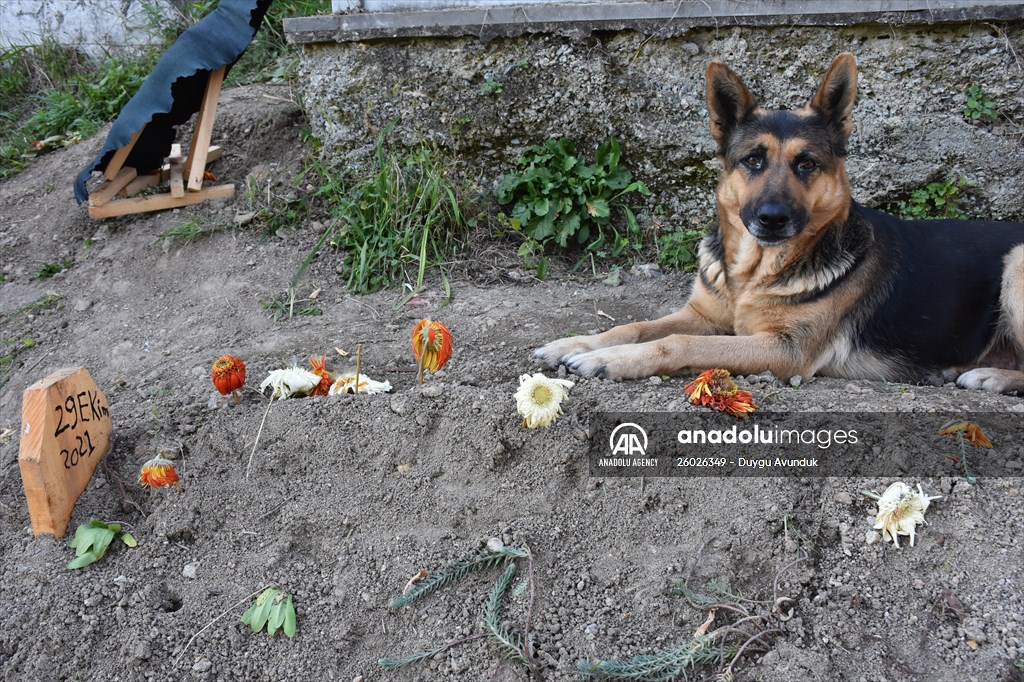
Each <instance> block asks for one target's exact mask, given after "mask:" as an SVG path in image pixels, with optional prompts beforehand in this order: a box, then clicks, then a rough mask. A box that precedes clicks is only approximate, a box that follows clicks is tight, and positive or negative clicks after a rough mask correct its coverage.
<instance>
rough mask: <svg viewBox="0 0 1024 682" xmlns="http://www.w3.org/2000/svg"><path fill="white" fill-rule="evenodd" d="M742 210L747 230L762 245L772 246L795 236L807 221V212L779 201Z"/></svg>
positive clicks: (767, 202)
mask: <svg viewBox="0 0 1024 682" xmlns="http://www.w3.org/2000/svg"><path fill="white" fill-rule="evenodd" d="M751 208H752V210H744V211H742V215H741V217H742V218H743V224H744V225H746V226H747V232H749V233H750V234H752V235H753V236H754V238H755V239H756V240H757V241H758V242H760V243H761V244H762V245H763V246H774V245H777V244H781V243H782V242H784V241H786V240H787V239H790V238H791V237H795V236H796V235H798V234H800V231H801V230H803V228H804V225H805V224H806V223H807V213H806V211H803V210H795V211H794V210H793V209H792V208H790V207H789V206H787V205H786V204H784V203H782V202H780V201H766V202H764V203H763V204H760V205H758V206H756V207H751Z"/></svg>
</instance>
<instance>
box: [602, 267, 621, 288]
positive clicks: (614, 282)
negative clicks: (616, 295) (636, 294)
mask: <svg viewBox="0 0 1024 682" xmlns="http://www.w3.org/2000/svg"><path fill="white" fill-rule="evenodd" d="M601 283H602V284H604V285H605V286H609V287H617V286H619V285H620V284H622V271H621V270H619V269H618V268H616V269H614V270H612V272H611V274H610V275H608V276H607V277H605V278H604V279H603V280H601Z"/></svg>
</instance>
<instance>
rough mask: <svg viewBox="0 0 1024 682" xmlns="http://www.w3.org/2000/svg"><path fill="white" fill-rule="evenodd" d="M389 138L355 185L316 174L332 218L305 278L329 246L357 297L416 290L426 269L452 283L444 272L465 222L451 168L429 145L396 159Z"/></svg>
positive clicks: (322, 169)
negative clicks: (394, 288)
mask: <svg viewBox="0 0 1024 682" xmlns="http://www.w3.org/2000/svg"><path fill="white" fill-rule="evenodd" d="M387 132H388V130H385V131H384V132H383V133H382V134H381V135H380V137H378V139H377V146H376V151H375V153H374V157H373V160H372V162H371V164H370V165H369V167H368V168H363V169H361V170H360V171H359V172H358V173H357V174H356V175H355V177H354V178H352V179H351V180H350V179H347V178H345V177H343V176H342V175H341V174H339V173H337V172H335V171H334V170H333V169H331V168H328V167H326V166H323V165H317V166H316V168H315V169H314V170H315V172H316V173H317V175H319V183H320V189H319V190H318V191H317V192H316V196H317V197H319V198H320V199H321V200H323V201H324V202H326V204H327V205H328V207H330V209H329V210H330V212H331V215H332V218H333V220H332V221H331V224H330V225H329V226H328V228H327V230H326V231H325V233H324V235H323V237H321V239H320V242H319V243H318V244H317V245H316V247H314V249H313V251H312V252H311V253H310V255H309V256H308V257H307V258H306V262H305V263H303V267H302V269H301V270H300V275H301V273H302V272H303V271H304V270H305V268H306V267H307V266H308V264H309V261H310V260H311V259H312V257H313V256H314V255H315V254H316V253H317V251H319V249H320V248H321V247H322V246H323V245H324V243H325V241H327V240H329V244H330V245H331V246H332V247H334V248H336V249H338V250H339V251H340V252H341V254H342V260H343V263H344V269H345V272H346V273H347V278H346V282H345V284H346V286H347V287H348V288H349V289H350V290H351V291H353V292H355V293H370V292H373V291H377V290H379V289H382V288H384V287H386V286H389V285H393V284H396V283H400V282H402V281H403V279H404V280H405V281H407V282H409V283H410V284H411V285H412V286H413V287H414V289H415V290H419V289H421V288H422V287H423V283H424V280H425V277H426V271H427V268H428V267H432V268H438V270H439V271H440V274H441V277H442V280H444V281H445V282H447V277H446V275H445V271H444V266H445V265H446V264H447V263H448V262H449V261H450V260H451V258H452V257H453V255H454V254H455V253H456V252H457V251H458V250H459V249H460V247H461V243H460V236H461V234H462V233H463V232H464V231H465V228H466V224H467V223H466V221H465V220H464V218H463V214H462V209H461V208H460V205H459V200H458V199H457V193H458V189H457V187H456V185H455V183H454V182H453V181H452V179H451V177H450V174H451V169H450V168H449V167H448V165H447V164H446V163H445V161H444V160H443V159H442V157H441V155H440V153H439V151H438V150H437V149H435V148H433V147H431V146H429V145H427V144H426V143H421V144H420V145H419V146H418V147H417V148H415V149H413V150H411V151H409V152H408V153H406V154H404V155H401V154H399V153H396V152H395V151H394V150H393V149H391V148H390V147H389V146H388V145H386V144H385V141H384V138H385V135H386V134H387ZM412 268H415V270H414V272H415V274H413V273H412V271H411V269H412ZM296 279H297V278H296ZM445 286H446V287H447V284H446V285H445Z"/></svg>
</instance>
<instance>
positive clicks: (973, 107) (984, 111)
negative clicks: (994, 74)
mask: <svg viewBox="0 0 1024 682" xmlns="http://www.w3.org/2000/svg"><path fill="white" fill-rule="evenodd" d="M966 94H967V102H966V103H965V104H964V118H966V119H967V120H968V121H970V122H971V123H992V122H993V121H995V120H996V104H995V102H993V101H992V100H991V98H989V96H988V95H986V94H985V91H984V90H982V89H981V86H980V85H978V84H977V83H974V84H973V85H971V87H969V88H967V93H966Z"/></svg>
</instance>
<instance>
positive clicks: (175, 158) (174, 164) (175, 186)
mask: <svg viewBox="0 0 1024 682" xmlns="http://www.w3.org/2000/svg"><path fill="white" fill-rule="evenodd" d="M167 165H168V167H169V168H170V171H169V172H170V180H169V185H170V188H171V196H172V197H176V198H178V199H180V198H181V197H183V196H185V182H184V176H183V175H182V172H181V145H180V144H172V145H171V155H170V156H169V157H168V158H167Z"/></svg>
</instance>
